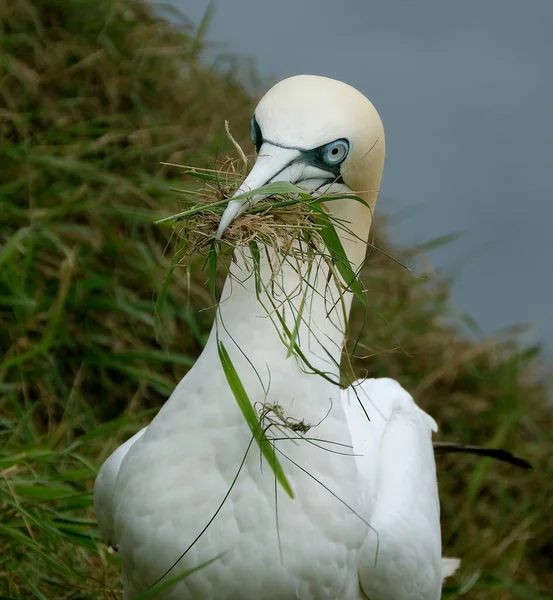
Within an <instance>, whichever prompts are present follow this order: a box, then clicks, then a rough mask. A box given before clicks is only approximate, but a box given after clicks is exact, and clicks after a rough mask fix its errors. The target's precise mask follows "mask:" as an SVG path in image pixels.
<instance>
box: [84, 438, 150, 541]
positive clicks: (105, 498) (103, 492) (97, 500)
mask: <svg viewBox="0 0 553 600" xmlns="http://www.w3.org/2000/svg"><path fill="white" fill-rule="evenodd" d="M146 429H147V427H144V428H143V429H141V430H140V431H139V432H138V433H136V434H135V435H133V436H132V438H130V439H128V440H127V441H126V442H125V443H124V444H121V446H119V448H117V450H115V452H113V453H112V454H111V455H110V456H109V458H108V459H107V460H106V461H105V462H104V464H103V465H102V467H101V469H100V472H99V473H98V477H97V478H96V481H95V483H94V510H95V511H96V518H97V520H98V528H99V529H100V535H101V536H102V538H103V539H104V541H105V542H106V543H107V544H109V545H110V546H112V547H113V548H115V549H117V540H116V539H115V532H114V530H113V494H114V491H115V481H116V479H117V474H118V473H119V467H120V466H121V463H122V462H123V459H124V458H125V456H126V455H127V453H128V451H129V450H130V448H131V446H132V445H133V444H134V443H135V442H136V441H138V440H139V439H140V438H141V437H142V436H143V435H144V432H145V431H146Z"/></svg>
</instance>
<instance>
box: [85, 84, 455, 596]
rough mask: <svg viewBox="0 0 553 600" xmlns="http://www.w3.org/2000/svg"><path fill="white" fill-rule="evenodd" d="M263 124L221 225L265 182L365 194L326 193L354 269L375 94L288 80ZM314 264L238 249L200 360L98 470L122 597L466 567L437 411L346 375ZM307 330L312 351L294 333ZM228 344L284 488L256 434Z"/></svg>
mask: <svg viewBox="0 0 553 600" xmlns="http://www.w3.org/2000/svg"><path fill="white" fill-rule="evenodd" d="M251 137H252V142H253V144H254V146H255V149H256V160H255V163H254V165H253V167H252V169H251V171H250V172H249V174H248V176H247V177H246V178H245V180H244V181H243V183H242V184H241V185H240V187H239V188H238V189H237V190H236V193H235V195H234V196H235V197H234V198H233V199H231V200H230V201H229V203H228V205H227V207H226V209H225V211H224V212H223V214H222V216H221V221H220V224H219V228H218V231H217V238H224V235H225V232H226V231H227V229H228V227H229V225H230V224H231V223H232V222H233V221H234V220H235V219H237V218H238V217H239V216H240V215H241V214H242V213H244V212H245V211H247V210H248V209H249V208H250V207H252V206H254V205H255V204H256V203H258V202H259V201H261V200H263V199H264V198H265V196H264V195H263V194H256V193H252V194H250V195H248V194H249V192H253V191H254V190H256V189H258V188H260V187H261V186H263V185H265V184H268V183H272V182H277V181H281V182H282V181H284V182H289V183H293V184H296V185H298V186H301V187H302V188H303V189H305V190H309V191H310V192H311V193H312V194H324V195H325V196H324V197H325V198H326V197H327V195H328V194H332V193H334V192H341V193H342V196H343V193H344V192H346V193H355V194H356V196H357V197H356V198H354V197H351V196H350V197H346V198H344V197H342V198H340V199H336V200H328V201H325V200H324V198H323V203H322V206H323V208H324V210H325V211H326V212H327V213H328V214H330V215H332V217H333V219H335V220H336V222H339V223H346V224H347V227H346V228H336V230H337V232H338V235H339V236H340V240H341V243H342V246H343V248H344V251H345V254H346V256H347V259H348V261H349V263H350V265H351V268H352V270H353V271H356V270H357V269H358V268H359V266H360V265H361V264H362V262H363V260H364V258H365V254H366V250H367V241H368V237H369V231H370V228H371V222H372V215H373V211H374V208H375V204H376V200H377V196H378V192H379V189H380V183H381V178H382V173H383V166H384V156H385V136H384V128H383V125H382V121H381V119H380V116H379V114H378V112H377V110H376V109H375V107H374V106H373V104H372V103H371V102H370V101H369V100H368V98H367V97H366V96H365V95H363V94H362V93H361V92H359V91H358V90H356V89H355V88H353V87H352V86H350V85H348V84H346V83H343V82H340V81H337V80H334V79H330V78H327V77H322V76H315V75H298V76H294V77H290V78H287V79H284V80H282V81H280V82H278V83H277V84H276V85H274V86H273V87H272V88H271V89H270V90H269V91H268V92H267V93H266V94H265V95H264V96H263V97H262V99H261V100H260V101H259V103H258V105H257V107H256V109H255V111H254V115H253V117H252V120H251ZM359 199H360V200H359ZM314 260H315V263H316V264H315V265H313V264H309V263H308V261H303V262H302V261H289V260H288V261H287V260H284V259H282V258H281V257H279V256H278V255H276V254H275V250H273V249H260V256H259V257H257V259H255V257H254V256H252V251H251V249H250V248H249V247H248V246H245V247H241V248H237V249H236V251H235V255H234V260H233V262H232V263H231V265H230V267H229V274H228V276H227V279H226V281H225V284H224V287H223V291H222V294H221V298H220V301H219V303H218V305H217V309H216V315H215V321H214V324H213V327H212V330H211V332H210V335H209V338H208V340H207V343H206V345H205V347H204V349H203V351H202V353H201V354H200V356H199V358H198V360H197V361H196V363H195V364H194V366H193V367H192V368H191V369H190V370H189V371H188V372H187V373H186V375H185V376H184V378H183V379H182V380H181V381H180V383H179V384H178V385H177V386H176V388H175V390H174V391H173V393H172V394H171V396H170V398H169V399H168V400H167V401H166V403H165V404H164V405H163V406H162V407H161V409H160V411H159V412H158V414H157V415H156V416H155V418H154V419H153V420H152V422H151V423H150V424H149V425H148V427H146V428H144V429H142V430H141V431H139V432H138V433H137V434H136V435H135V436H134V437H132V438H131V439H130V440H128V441H127V442H125V444H123V445H122V446H121V447H119V448H118V449H117V450H116V451H115V452H114V453H113V454H112V455H111V456H110V457H109V458H108V459H107V460H106V462H105V463H104V465H103V466H102V468H101V469H100V472H99V475H98V477H97V480H96V483H95V490H94V496H95V510H96V515H97V519H98V523H99V529H100V533H101V535H102V537H103V538H104V540H106V542H108V543H109V544H111V545H112V546H113V547H115V548H117V549H118V552H119V555H120V558H121V565H122V572H123V588H124V598H125V599H130V598H133V597H135V596H136V595H138V594H141V593H142V592H145V591H148V590H151V589H152V588H153V587H155V586H158V585H160V584H163V583H164V582H168V583H167V585H165V586H164V587H163V588H159V592H158V593H157V595H156V596H155V597H156V598H160V599H162V600H188V599H195V598H202V599H206V600H209V599H218V600H227V599H228V600H230V599H242V600H250V599H258V598H264V599H268V600H273V599H274V600H281V599H288V598H301V599H303V600H309V599H313V600H314V599H317V600H326V599H336V600H358V599H366V598H370V599H371V600H387V599H392V598H393V599H394V600H403V599H407V598H409V599H410V600H436V599H438V598H440V596H441V588H442V580H443V578H444V577H446V576H449V575H451V574H452V573H453V572H454V571H455V570H456V568H457V566H458V560H457V559H443V558H442V548H441V534H440V506H439V499H438V487H437V481H436V465H435V460H434V452H433V443H432V433H433V432H435V431H436V430H437V426H436V423H435V421H434V420H433V419H432V417H430V416H429V415H428V414H426V413H425V412H424V411H423V410H422V409H421V408H420V407H419V406H418V405H417V404H416V403H415V401H414V400H413V398H412V396H411V395H410V394H409V393H408V392H407V391H406V390H405V389H403V387H402V386H401V385H400V384H399V383H398V382H396V381H394V380H391V379H386V378H379V379H364V380H360V381H357V382H354V383H352V384H351V385H350V386H349V387H348V388H347V389H345V390H342V389H340V386H339V382H340V375H341V370H340V357H341V355H342V351H343V345H344V340H345V333H346V327H347V320H348V315H349V310H350V306H351V302H352V292H351V291H350V290H349V289H345V290H344V285H343V284H344V282H341V283H340V282H338V281H336V280H335V279H333V278H332V277H330V272H329V268H330V267H329V265H328V262H326V261H324V260H322V258H321V257H319V259H317V258H315V259H314ZM317 260H318V262H317ZM275 265H276V266H275ZM255 269H257V278H256V277H253V276H252V274H253V272H254V270H255ZM259 282H261V283H262V285H261V286H260V287H259V286H258V284H259ZM294 328H296V330H297V336H296V340H297V341H296V346H297V348H298V349H299V350H300V352H290V348H289V347H288V345H287V344H286V343H285V342H284V343H283V337H284V338H286V332H290V330H291V329H294ZM223 347H224V348H225V352H226V353H227V355H228V359H229V361H231V363H232V365H233V369H235V371H236V374H237V376H238V378H239V381H240V385H241V386H242V388H243V390H244V393H245V394H247V399H248V402H249V403H250V404H251V407H252V408H253V409H254V410H256V411H257V414H258V416H259V419H260V422H263V423H264V426H265V429H264V431H265V436H266V438H267V439H270V440H271V444H272V447H273V448H274V456H275V464H276V460H278V462H279V464H280V465H281V467H282V472H283V474H284V478H285V480H286V482H287V484H288V488H286V486H284V485H283V484H282V479H278V478H277V477H276V469H275V464H273V465H271V464H269V462H268V460H267V459H266V458H265V457H264V456H263V454H262V453H261V452H260V450H259V448H258V447H257V446H256V444H255V442H254V441H253V436H252V432H251V429H250V428H249V426H248V424H247V423H246V421H245V419H244V416H243V414H242V412H241V409H240V407H239V406H238V403H237V401H236V398H235V395H234V393H233V390H232V389H231V387H230V385H229V380H228V377H227V372H226V371H225V369H224V368H223V365H222V358H221V348H223ZM444 451H445V448H444ZM179 576H181V577H180V578H179Z"/></svg>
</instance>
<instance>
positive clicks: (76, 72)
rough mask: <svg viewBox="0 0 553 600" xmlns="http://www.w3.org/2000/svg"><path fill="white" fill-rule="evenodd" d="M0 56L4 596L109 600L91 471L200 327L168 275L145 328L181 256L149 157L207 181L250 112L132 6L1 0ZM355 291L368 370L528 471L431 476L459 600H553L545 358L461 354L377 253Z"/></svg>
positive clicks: (192, 37)
mask: <svg viewBox="0 0 553 600" xmlns="http://www.w3.org/2000/svg"><path fill="white" fill-rule="evenodd" d="M183 31H184V33H182V32H183ZM0 44H1V54H2V61H1V62H0V203H1V205H0V245H1V246H0V349H1V350H2V358H1V359H0V361H1V362H0V468H1V469H2V477H1V478H0V515H1V517H2V520H1V522H0V596H2V597H8V598H27V597H37V598H62V597H63V598H103V597H112V595H111V593H110V591H109V590H110V589H114V590H115V591H116V592H117V591H118V590H119V589H120V583H119V576H118V572H117V568H116V559H113V557H111V556H109V555H108V554H107V553H106V552H105V549H104V547H103V545H101V544H98V543H97V533H96V529H95V526H94V520H93V514H92V512H91V510H90V506H91V493H90V490H91V485H92V481H93V477H94V473H95V470H96V468H97V466H98V465H99V464H100V463H101V461H102V460H103V459H104V458H105V457H106V456H107V454H108V453H109V452H110V451H111V449H113V447H114V446H115V445H116V444H117V443H118V442H119V441H120V440H122V439H123V438H125V437H127V436H128V435H129V434H130V433H132V432H133V431H135V430H136V429H137V428H138V427H139V426H140V425H141V424H142V423H143V422H144V421H145V420H147V419H149V418H151V411H153V410H155V409H156V407H158V406H159V405H160V403H161V402H163V400H164V399H165V398H166V397H167V395H168V393H169V392H170V390H171V389H172V386H173V385H174V384H175V382H176V381H178V379H179V378H180V377H182V375H183V374H184V373H185V371H186V369H187V368H188V367H189V366H190V365H191V364H192V363H193V361H194V359H195V357H196V356H197V354H198V352H199V351H200V350H201V347H202V344H203V342H204V340H205V336H206V332H207V330H208V327H209V321H210V314H209V312H208V311H203V312H199V310H200V309H201V308H205V307H207V306H208V305H209V303H210V302H209V295H208V293H207V292H206V290H205V287H204V286H203V285H202V283H203V279H205V276H204V275H202V274H201V273H199V274H196V275H194V276H193V277H192V279H191V280H190V281H188V280H187V278H186V275H185V273H183V272H182V271H180V270H177V271H175V273H174V276H173V279H172V282H171V285H170V287H169V290H168V295H167V299H166V302H165V304H164V309H163V314H162V315H157V314H156V311H155V303H154V300H155V297H156V295H157V294H158V293H159V292H160V290H161V286H162V284H163V280H164V276H165V265H166V264H167V257H168V256H170V253H171V249H172V247H173V240H172V239H171V237H170V230H169V229H168V228H167V229H160V228H155V227H152V226H151V222H152V221H153V220H154V218H156V217H157V216H159V215H161V214H167V213H169V212H171V211H173V210H174V209H175V207H176V201H175V200H174V198H173V197H172V196H171V194H168V192H167V187H168V181H169V177H170V176H171V173H170V172H168V171H167V169H165V168H163V167H160V166H159V161H161V160H164V161H169V162H181V163H182V162H186V163H188V164H190V163H197V164H200V165H201V164H204V165H205V164H210V163H211V162H212V161H213V159H214V157H215V156H216V155H217V154H218V153H226V152H227V151H228V150H229V147H228V144H227V142H226V139H225V137H224V130H223V121H224V119H226V118H227V119H230V120H231V122H232V125H233V130H234V131H235V132H237V133H239V132H240V133H243V134H245V133H246V132H247V129H248V128H247V121H248V119H249V115H250V113H251V108H252V105H253V101H252V99H251V98H250V97H249V96H248V94H246V92H245V91H244V90H243V88H242V87H241V85H240V84H239V83H237V79H238V78H237V76H236V74H235V73H234V74H224V73H221V72H220V71H216V70H214V69H211V70H210V69H207V68H205V67H204V66H201V65H200V63H199V60H198V59H199V56H200V54H201V52H202V49H203V44H202V40H201V36H199V35H198V34H197V33H195V32H193V31H191V30H190V29H189V28H188V29H187V28H186V27H185V26H184V28H181V29H180V30H179V32H177V31H176V30H175V29H173V28H171V27H170V26H169V25H167V23H165V22H162V21H156V20H154V19H153V17H152V15H151V14H150V13H149V12H148V9H147V8H146V6H145V5H144V4H143V3H142V2H139V1H137V0H127V1H122V0H79V1H77V0H71V1H70V2H68V0H34V1H30V0H0ZM173 176H174V173H173ZM379 231H380V227H379V228H378V229H377V233H378V232H379ZM382 244H383V245H384V246H386V243H385V240H383V241H382ZM394 254H395V255H396V256H397V255H398V254H402V253H401V252H399V251H397V250H396V251H394ZM403 254H404V256H407V253H403ZM402 258H403V257H402ZM365 280H366V282H367V287H368V289H369V293H370V298H371V302H372V304H373V306H374V307H375V313H371V314H369V315H364V314H363V313H362V311H361V310H360V309H359V308H357V309H356V310H355V312H354V321H353V326H352V332H353V334H354V335H353V337H355V338H357V337H358V333H359V332H360V331H361V340H360V343H359V344H358V345H357V347H356V354H357V355H362V354H365V355H372V356H371V357H370V358H366V359H364V360H362V359H355V360H354V361H353V362H354V366H355V370H356V371H357V373H358V374H359V375H363V374H364V373H365V372H366V371H368V372H369V373H370V374H371V375H375V376H382V375H388V376H392V377H396V378H398V379H399V380H400V381H401V382H402V383H404V384H405V385H406V386H408V388H409V389H410V390H413V391H415V393H416V394H417V397H418V399H419V401H420V403H421V404H422V405H423V406H424V408H426V409H428V410H429V411H430V412H431V413H432V414H433V415H435V416H436V418H437V420H438V421H439V423H440V425H441V428H442V438H443V439H455V440H462V441H466V442H476V443H493V444H501V445H503V446H506V447H508V448H510V449H513V450H516V451H517V452H518V453H520V454H522V455H524V456H525V457H527V458H529V459H530V460H532V462H533V463H534V465H535V466H536V469H535V471H534V472H532V473H530V474H528V473H523V472H519V471H517V470H515V469H513V468H510V467H507V466H503V465H497V464H491V463H489V462H488V461H486V460H479V461H475V460H474V459H465V458H458V457H456V458H453V459H442V458H440V459H439V463H438V467H439V469H440V485H441V491H442V505H443V515H444V518H443V523H444V539H445V546H446V550H447V554H449V555H460V556H462V557H463V559H464V566H463V570H462V572H461V574H460V575H459V576H458V577H457V578H456V579H455V580H454V581H453V583H452V584H451V585H449V586H448V594H449V596H448V597H451V598H456V597H458V596H459V595H461V594H462V593H463V589H466V588H468V587H470V586H471V585H472V586H473V587H472V589H470V591H468V592H467V593H466V597H468V598H474V599H479V598H487V599H490V598H491V599H496V598H497V599H507V598H528V599H532V598H545V597H547V595H548V594H547V590H548V589H550V588H551V587H552V586H553V576H552V575H551V573H553V564H552V562H551V559H550V558H547V554H546V552H547V550H549V551H551V550H552V548H551V542H550V538H551V533H552V517H551V515H552V514H553V500H552V499H551V494H549V495H548V494H547V491H548V487H550V486H549V481H548V476H547V474H548V473H551V470H552V469H551V467H552V465H551V462H552V459H551V455H552V452H551V451H552V449H553V441H552V438H551V435H550V430H551V426H552V419H551V416H550V413H549V409H547V408H546V406H545V402H546V393H545V391H544V389H543V388H542V387H541V386H540V385H538V384H537V383H536V370H537V368H538V363H537V362H536V357H535V356H534V353H532V352H527V353H523V352H520V351H518V350H517V348H516V347H514V346H507V345H505V344H502V345H499V344H492V343H489V344H488V343H482V344H479V345H475V344H472V343H469V342H467V341H465V340H464V339H463V337H462V335H461V334H460V333H459V332H458V331H457V330H455V329H454V328H451V327H449V326H446V325H444V323H443V317H444V316H446V315H447V298H448V289H447V285H446V284H444V283H427V282H422V281H421V280H418V279H416V278H413V277H412V276H411V275H410V274H409V273H408V272H407V271H405V269H402V268H400V267H398V266H396V265H394V263H392V262H391V261H390V260H389V259H386V258H385V257H383V256H381V255H379V254H378V253H375V254H373V256H372V258H371V260H370V262H369V266H368V267H367V269H366V274H365ZM376 312H378V313H379V314H380V315H381V316H380V317H377V316H376ZM395 347H401V350H398V351H394V352H383V351H386V350H390V349H393V348H395ZM147 411H150V414H149V415H148V414H146V412H147Z"/></svg>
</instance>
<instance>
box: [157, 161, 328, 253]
mask: <svg viewBox="0 0 553 600" xmlns="http://www.w3.org/2000/svg"><path fill="white" fill-rule="evenodd" d="M238 162H239V161H238V160H237V159H231V158H228V159H226V160H225V161H224V162H223V164H222V165H221V167H220V168H219V169H200V168H196V167H187V166H182V167H180V168H182V169H183V170H184V173H185V174H187V175H189V176H191V177H192V178H194V179H196V180H197V181H200V182H202V183H203V185H202V186H201V187H199V189H197V190H193V189H187V190H174V191H177V192H179V193H181V194H182V195H183V196H184V197H185V198H186V200H187V203H188V204H189V206H188V208H187V209H186V210H184V211H183V212H180V213H178V214H176V215H172V216H170V217H166V218H164V219H161V220H159V221H158V223H163V222H168V221H174V222H175V231H176V232H177V234H178V235H179V236H180V237H182V238H183V239H184V240H185V241H186V246H185V248H184V249H183V250H184V252H183V255H182V261H183V262H186V261H187V260H188V259H189V258H190V257H191V256H193V255H196V254H205V252H206V251H207V250H209V249H211V248H212V247H213V242H214V240H215V234H216V232H217V228H218V226H219V222H220V220H221V215H222V214H223V212H224V210H225V208H226V205H227V203H228V201H229V200H230V199H231V197H232V195H233V194H234V193H235V191H236V190H237V189H238V188H239V187H240V184H241V183H242V181H243V179H244V176H243V175H242V174H241V173H240V172H239V170H238ZM271 189H272V190H274V192H273V193H271V194H270V195H268V196H267V197H266V198H265V199H264V200H263V201H262V202H259V203H258V204H256V205H255V206H253V207H251V208H249V209H248V210H246V212H245V213H244V214H242V215H240V216H239V217H237V218H235V219H234V220H233V221H232V222H231V224H230V225H229V227H228V228H227V229H226V231H225V234H224V237H223V239H222V240H221V241H222V244H224V245H226V247H227V248H228V247H230V248H232V249H234V248H237V247H240V246H246V245H249V244H251V243H252V242H255V243H257V244H260V245H262V246H268V247H272V248H274V249H275V250H276V251H278V253H279V254H281V255H287V254H290V253H297V252H298V251H299V252H306V251H307V249H308V248H311V249H314V248H317V247H320V243H321V242H322V239H321V235H320V230H321V224H320V223H318V222H317V220H318V217H320V216H321V214H326V213H325V208H324V207H323V205H322V197H318V198H314V197H312V196H311V195H309V194H308V193H307V192H304V191H303V190H301V188H299V187H297V186H295V185H293V184H289V183H286V182H277V183H274V184H269V185H268V186H264V187H263V188H260V191H261V190H266V191H267V192H269V191H271ZM296 242H300V244H297V243H296ZM302 248H303V249H302ZM222 249H224V248H223V246H221V250H222Z"/></svg>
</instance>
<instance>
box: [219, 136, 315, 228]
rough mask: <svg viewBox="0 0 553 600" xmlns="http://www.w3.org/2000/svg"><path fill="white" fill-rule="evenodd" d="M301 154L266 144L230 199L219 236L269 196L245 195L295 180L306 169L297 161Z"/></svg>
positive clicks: (294, 181)
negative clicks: (272, 184) (267, 186)
mask: <svg viewBox="0 0 553 600" xmlns="http://www.w3.org/2000/svg"><path fill="white" fill-rule="evenodd" d="M300 156H301V153H300V152H299V151H298V150H294V149H292V148H280V147H279V146H273V145H272V144H271V145H269V144H263V146H261V148H260V149H259V155H258V157H257V160H256V161H255V164H254V166H253V168H252V170H251V171H250V174H249V175H248V176H247V177H246V179H245V180H244V182H243V183H242V185H241V186H240V187H239V188H238V189H237V190H236V192H235V193H234V196H233V199H232V200H230V201H229V203H228V205H227V207H226V209H225V212H224V213H223V216H222V217H221V222H220V223H219V228H218V229H217V236H216V237H217V238H220V237H221V236H222V235H223V233H225V231H226V229H227V227H228V226H229V225H230V224H231V223H232V221H233V220H234V219H236V217H239V216H240V215H241V214H242V213H243V212H245V211H246V210H247V209H248V208H250V207H251V206H254V204H257V203H258V202H260V201H261V200H263V199H264V198H266V197H267V196H268V194H256V195H253V196H246V195H245V194H247V193H248V192H251V191H252V190H256V189H257V188H260V187H261V186H263V185H266V184H267V183H271V182H273V181H289V182H291V183H296V182H297V181H298V180H299V179H300V178H301V173H302V171H303V170H304V169H305V164H304V163H302V162H298V158H299V157H300Z"/></svg>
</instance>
